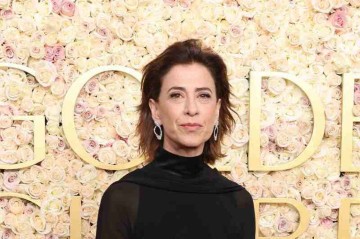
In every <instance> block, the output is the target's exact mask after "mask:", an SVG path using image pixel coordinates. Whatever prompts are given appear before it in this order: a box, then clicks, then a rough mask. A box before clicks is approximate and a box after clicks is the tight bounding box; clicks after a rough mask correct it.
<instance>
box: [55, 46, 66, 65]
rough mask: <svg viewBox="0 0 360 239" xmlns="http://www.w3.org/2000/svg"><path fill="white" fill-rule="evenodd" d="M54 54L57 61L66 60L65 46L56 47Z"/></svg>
mask: <svg viewBox="0 0 360 239" xmlns="http://www.w3.org/2000/svg"><path fill="white" fill-rule="evenodd" d="M53 53H54V56H55V61H57V60H63V59H65V49H64V47H63V46H60V45H56V46H54V47H53Z"/></svg>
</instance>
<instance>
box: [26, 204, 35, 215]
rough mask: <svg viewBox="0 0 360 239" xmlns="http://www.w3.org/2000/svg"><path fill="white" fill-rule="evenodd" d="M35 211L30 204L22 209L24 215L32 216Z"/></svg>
mask: <svg viewBox="0 0 360 239" xmlns="http://www.w3.org/2000/svg"><path fill="white" fill-rule="evenodd" d="M34 211H35V207H34V206H33V205H31V204H30V203H27V204H26V206H25V209H24V214H25V215H31V214H33V213H34Z"/></svg>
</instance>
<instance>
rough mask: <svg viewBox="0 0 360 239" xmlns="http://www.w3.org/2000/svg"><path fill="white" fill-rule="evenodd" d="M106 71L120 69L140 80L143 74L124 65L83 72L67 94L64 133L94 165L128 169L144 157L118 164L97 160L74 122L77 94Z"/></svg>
mask: <svg viewBox="0 0 360 239" xmlns="http://www.w3.org/2000/svg"><path fill="white" fill-rule="evenodd" d="M105 71H120V72H124V73H126V74H128V75H130V76H132V77H134V78H135V79H137V80H139V81H140V78H141V75H140V73H139V72H137V71H135V70H133V69H130V68H127V67H124V66H101V67H97V68H95V69H92V70H90V71H88V72H85V73H84V74H82V75H81V76H80V77H79V78H78V79H77V80H76V81H74V83H73V84H72V85H71V87H70V88H69V90H68V92H67V93H66V95H65V98H64V102H63V107H62V123H63V129H64V134H65V137H66V139H67V141H68V142H69V145H70V147H71V148H72V149H73V150H74V151H75V153H76V154H77V155H78V156H79V157H80V158H81V159H83V160H84V161H85V162H87V163H89V164H92V165H94V166H95V167H98V168H102V169H107V170H121V169H127V168H131V167H134V166H136V165H138V164H140V163H141V162H142V161H143V159H142V158H138V159H135V160H132V161H131V162H129V163H123V164H118V165H110V164H105V163H102V162H100V161H97V160H95V159H94V158H93V157H92V156H91V155H90V154H89V153H88V152H86V150H85V149H84V147H83V146H82V144H81V142H80V140H79V138H78V136H77V133H76V129H75V123H74V107H75V103H76V99H77V96H78V94H79V92H80V90H81V89H82V87H83V86H84V85H85V84H86V82H87V81H88V80H89V79H91V78H92V77H94V76H95V75H97V74H100V73H102V72H105Z"/></svg>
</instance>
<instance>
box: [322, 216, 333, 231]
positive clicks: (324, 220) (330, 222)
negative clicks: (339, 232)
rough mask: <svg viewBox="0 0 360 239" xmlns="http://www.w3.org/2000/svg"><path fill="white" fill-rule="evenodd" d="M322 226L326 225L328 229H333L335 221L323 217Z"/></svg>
mask: <svg viewBox="0 0 360 239" xmlns="http://www.w3.org/2000/svg"><path fill="white" fill-rule="evenodd" d="M321 226H323V227H325V228H326V229H331V228H332V227H333V226H334V223H333V221H332V220H330V219H329V218H327V217H326V218H322V219H321Z"/></svg>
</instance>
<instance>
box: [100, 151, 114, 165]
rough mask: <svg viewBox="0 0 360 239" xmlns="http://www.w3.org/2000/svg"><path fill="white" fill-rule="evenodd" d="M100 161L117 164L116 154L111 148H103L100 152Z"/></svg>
mask: <svg viewBox="0 0 360 239" xmlns="http://www.w3.org/2000/svg"><path fill="white" fill-rule="evenodd" d="M98 157H99V161H100V162H103V163H106V164H116V154H115V152H114V151H112V150H111V148H108V147H106V148H101V149H100V150H99V152H98Z"/></svg>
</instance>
